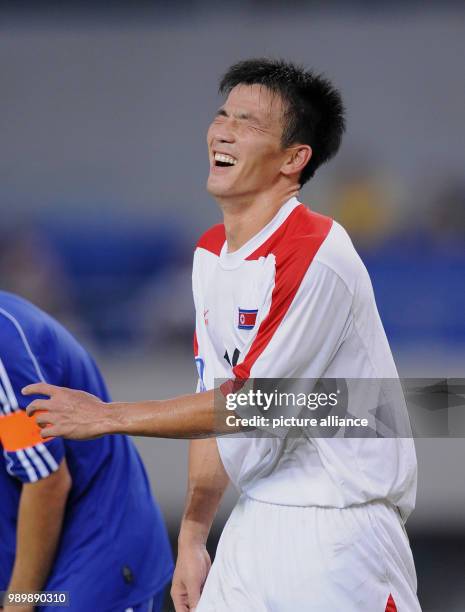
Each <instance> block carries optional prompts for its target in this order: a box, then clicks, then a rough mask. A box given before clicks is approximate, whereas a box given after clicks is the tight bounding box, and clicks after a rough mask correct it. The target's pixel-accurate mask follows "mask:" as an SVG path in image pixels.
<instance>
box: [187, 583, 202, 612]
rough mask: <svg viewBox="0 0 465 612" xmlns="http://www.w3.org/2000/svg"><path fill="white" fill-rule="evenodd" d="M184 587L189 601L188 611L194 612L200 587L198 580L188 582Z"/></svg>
mask: <svg viewBox="0 0 465 612" xmlns="http://www.w3.org/2000/svg"><path fill="white" fill-rule="evenodd" d="M186 586H187V596H188V599H189V609H190V610H194V609H195V608H196V607H197V604H198V603H199V599H200V586H201V585H200V582H199V581H198V580H189V581H188V583H187V585H186Z"/></svg>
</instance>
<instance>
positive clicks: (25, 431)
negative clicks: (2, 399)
mask: <svg viewBox="0 0 465 612" xmlns="http://www.w3.org/2000/svg"><path fill="white" fill-rule="evenodd" d="M38 412H39V411H37V413H38ZM42 412H46V411H45V410H43V411H42ZM37 413H36V414H37ZM51 439H52V438H42V436H41V435H40V427H39V426H38V425H37V423H36V420H35V418H34V417H33V416H32V417H29V416H27V414H26V412H25V411H24V410H15V411H14V412H10V413H9V414H5V415H3V416H1V417H0V441H1V443H2V446H3V448H4V450H5V451H7V452H14V451H17V450H20V449H23V448H28V447H29V446H35V445H36V444H40V443H41V442H46V441H47V440H51Z"/></svg>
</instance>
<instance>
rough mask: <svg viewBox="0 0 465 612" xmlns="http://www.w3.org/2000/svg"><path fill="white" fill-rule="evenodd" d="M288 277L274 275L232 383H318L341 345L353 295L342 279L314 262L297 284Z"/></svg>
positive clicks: (327, 268)
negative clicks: (251, 380)
mask: <svg viewBox="0 0 465 612" xmlns="http://www.w3.org/2000/svg"><path fill="white" fill-rule="evenodd" d="M289 273H290V272H289ZM290 276H291V278H290V279H286V270H284V271H282V273H281V276H279V275H277V279H276V282H275V285H274V287H273V289H272V291H271V296H270V299H269V309H268V311H267V313H266V315H265V316H264V317H262V319H261V321H260V323H259V325H258V328H257V330H256V332H255V334H254V335H253V336H252V337H251V338H250V339H249V342H248V344H247V345H246V348H245V350H244V354H243V356H242V359H241V360H240V361H239V362H238V363H237V365H236V366H235V367H234V369H233V373H234V375H235V377H236V378H237V379H240V380H247V379H248V378H309V379H318V378H319V377H321V376H322V374H323V373H324V371H325V370H326V368H327V366H328V364H329V363H330V362H331V359H332V358H333V356H334V355H335V354H336V352H337V350H338V348H339V347H340V345H341V343H342V342H343V340H344V337H345V335H346V333H347V331H348V329H349V326H350V324H351V308H352V295H351V293H350V291H349V289H348V288H347V287H346V285H345V283H344V282H343V281H342V279H341V278H340V277H339V276H338V275H337V274H336V273H335V272H334V271H333V270H332V269H331V268H329V267H327V266H326V265H324V264H321V263H319V262H318V261H314V262H313V263H312V265H311V266H309V267H308V269H307V270H306V271H305V272H304V274H303V276H302V279H301V281H300V282H299V279H297V280H296V279H295V278H294V277H293V275H290ZM296 284H297V286H296Z"/></svg>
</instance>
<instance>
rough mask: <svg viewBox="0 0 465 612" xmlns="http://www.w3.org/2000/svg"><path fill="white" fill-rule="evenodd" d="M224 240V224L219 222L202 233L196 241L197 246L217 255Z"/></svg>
mask: <svg viewBox="0 0 465 612" xmlns="http://www.w3.org/2000/svg"><path fill="white" fill-rule="evenodd" d="M225 240H226V234H225V230H224V225H223V224H222V223H219V224H218V225H214V226H213V227H211V228H210V229H209V230H207V231H206V232H205V233H204V234H202V236H201V237H200V238H199V241H198V242H197V247H199V248H201V249H205V250H207V251H210V253H214V254H215V255H219V254H220V253H221V249H222V247H223V244H224V241H225Z"/></svg>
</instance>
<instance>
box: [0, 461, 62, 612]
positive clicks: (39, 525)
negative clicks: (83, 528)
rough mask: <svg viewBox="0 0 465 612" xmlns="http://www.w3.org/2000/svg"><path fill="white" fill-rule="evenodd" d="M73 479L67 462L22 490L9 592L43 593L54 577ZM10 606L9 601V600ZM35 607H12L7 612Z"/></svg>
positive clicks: (16, 611) (6, 608)
mask: <svg viewBox="0 0 465 612" xmlns="http://www.w3.org/2000/svg"><path fill="white" fill-rule="evenodd" d="M70 489H71V476H70V474H69V471H68V467H67V465H66V460H65V459H63V461H62V462H61V463H60V466H59V468H58V469H57V470H56V471H55V472H53V473H51V474H50V475H49V476H47V478H42V479H41V480H38V481H37V482H30V483H24V484H23V486H22V491H21V497H20V503H19V514H18V521H17V531H16V556H15V563H14V567H13V573H12V575H11V579H10V583H9V586H8V591H11V592H21V593H24V592H27V591H40V590H41V589H42V588H43V586H44V584H45V583H46V581H47V577H48V575H49V573H50V570H51V567H52V564H53V560H54V557H55V553H56V550H57V546H58V542H59V539H60V533H61V527H62V524H63V517H64V514H65V507H66V501H67V499H68V494H69V491H70ZM5 602H7V598H5ZM33 609H34V606H31V607H18V606H17V605H15V606H8V605H6V607H5V608H4V612H18V611H21V610H24V612H26V610H27V611H29V610H31V611H32V610H33Z"/></svg>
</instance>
